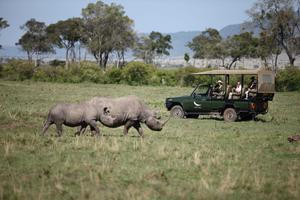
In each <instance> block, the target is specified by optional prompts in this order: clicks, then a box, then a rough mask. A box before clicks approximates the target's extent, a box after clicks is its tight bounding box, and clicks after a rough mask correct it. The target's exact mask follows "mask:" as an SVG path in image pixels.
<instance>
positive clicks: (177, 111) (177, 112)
mask: <svg viewBox="0 0 300 200" xmlns="http://www.w3.org/2000/svg"><path fill="white" fill-rule="evenodd" d="M170 113H171V116H172V117H174V118H183V117H184V112H183V109H182V107H181V106H174V107H172V109H171V111H170Z"/></svg>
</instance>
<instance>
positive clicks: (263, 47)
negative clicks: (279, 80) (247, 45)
mask: <svg viewBox="0 0 300 200" xmlns="http://www.w3.org/2000/svg"><path fill="white" fill-rule="evenodd" d="M281 50H282V49H281V48H280V46H279V45H278V43H277V40H276V39H275V38H274V36H273V35H269V34H268V33H267V32H264V31H263V32H261V33H260V37H259V40H258V48H257V55H259V57H260V58H261V59H262V60H263V61H264V63H265V66H266V67H268V59H269V58H271V59H272V61H273V55H275V58H274V63H273V71H277V61H278V56H279V54H280V53H281Z"/></svg>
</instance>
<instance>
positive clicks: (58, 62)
mask: <svg viewBox="0 0 300 200" xmlns="http://www.w3.org/2000/svg"><path fill="white" fill-rule="evenodd" d="M65 64H66V61H64V60H57V59H54V60H51V61H50V62H49V65H50V66H54V67H57V66H65Z"/></svg>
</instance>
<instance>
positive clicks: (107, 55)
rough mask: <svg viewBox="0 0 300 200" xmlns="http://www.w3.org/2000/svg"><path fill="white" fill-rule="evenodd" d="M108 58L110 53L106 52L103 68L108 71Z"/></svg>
mask: <svg viewBox="0 0 300 200" xmlns="http://www.w3.org/2000/svg"><path fill="white" fill-rule="evenodd" d="M108 57H109V53H108V52H106V53H105V54H104V60H103V68H104V69H106V65H107V62H108Z"/></svg>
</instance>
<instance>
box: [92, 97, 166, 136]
mask: <svg viewBox="0 0 300 200" xmlns="http://www.w3.org/2000/svg"><path fill="white" fill-rule="evenodd" d="M88 102H89V103H90V104H94V105H96V106H97V107H101V108H103V109H104V113H105V114H106V115H103V117H102V118H101V120H100V122H101V123H102V124H103V125H105V126H107V127H111V128H116V127H120V126H124V130H123V133H124V135H127V133H128V130H129V128H131V127H134V128H135V129H136V130H137V131H138V133H139V134H140V136H143V129H142V128H141V125H140V123H145V124H146V125H147V126H148V128H150V129H151V130H153V131H161V130H162V128H163V126H164V125H165V123H166V122H164V123H163V122H161V121H160V120H158V119H159V117H158V116H157V113H156V112H154V111H152V110H151V109H150V108H149V107H148V106H147V105H146V104H144V103H143V102H142V101H141V100H140V99H138V97H136V96H125V97H119V98H107V97H94V98H92V99H91V100H90V101H88ZM106 116H110V117H111V118H113V120H111V118H108V119H106ZM167 121H168V120H167ZM111 122H112V123H111Z"/></svg>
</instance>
